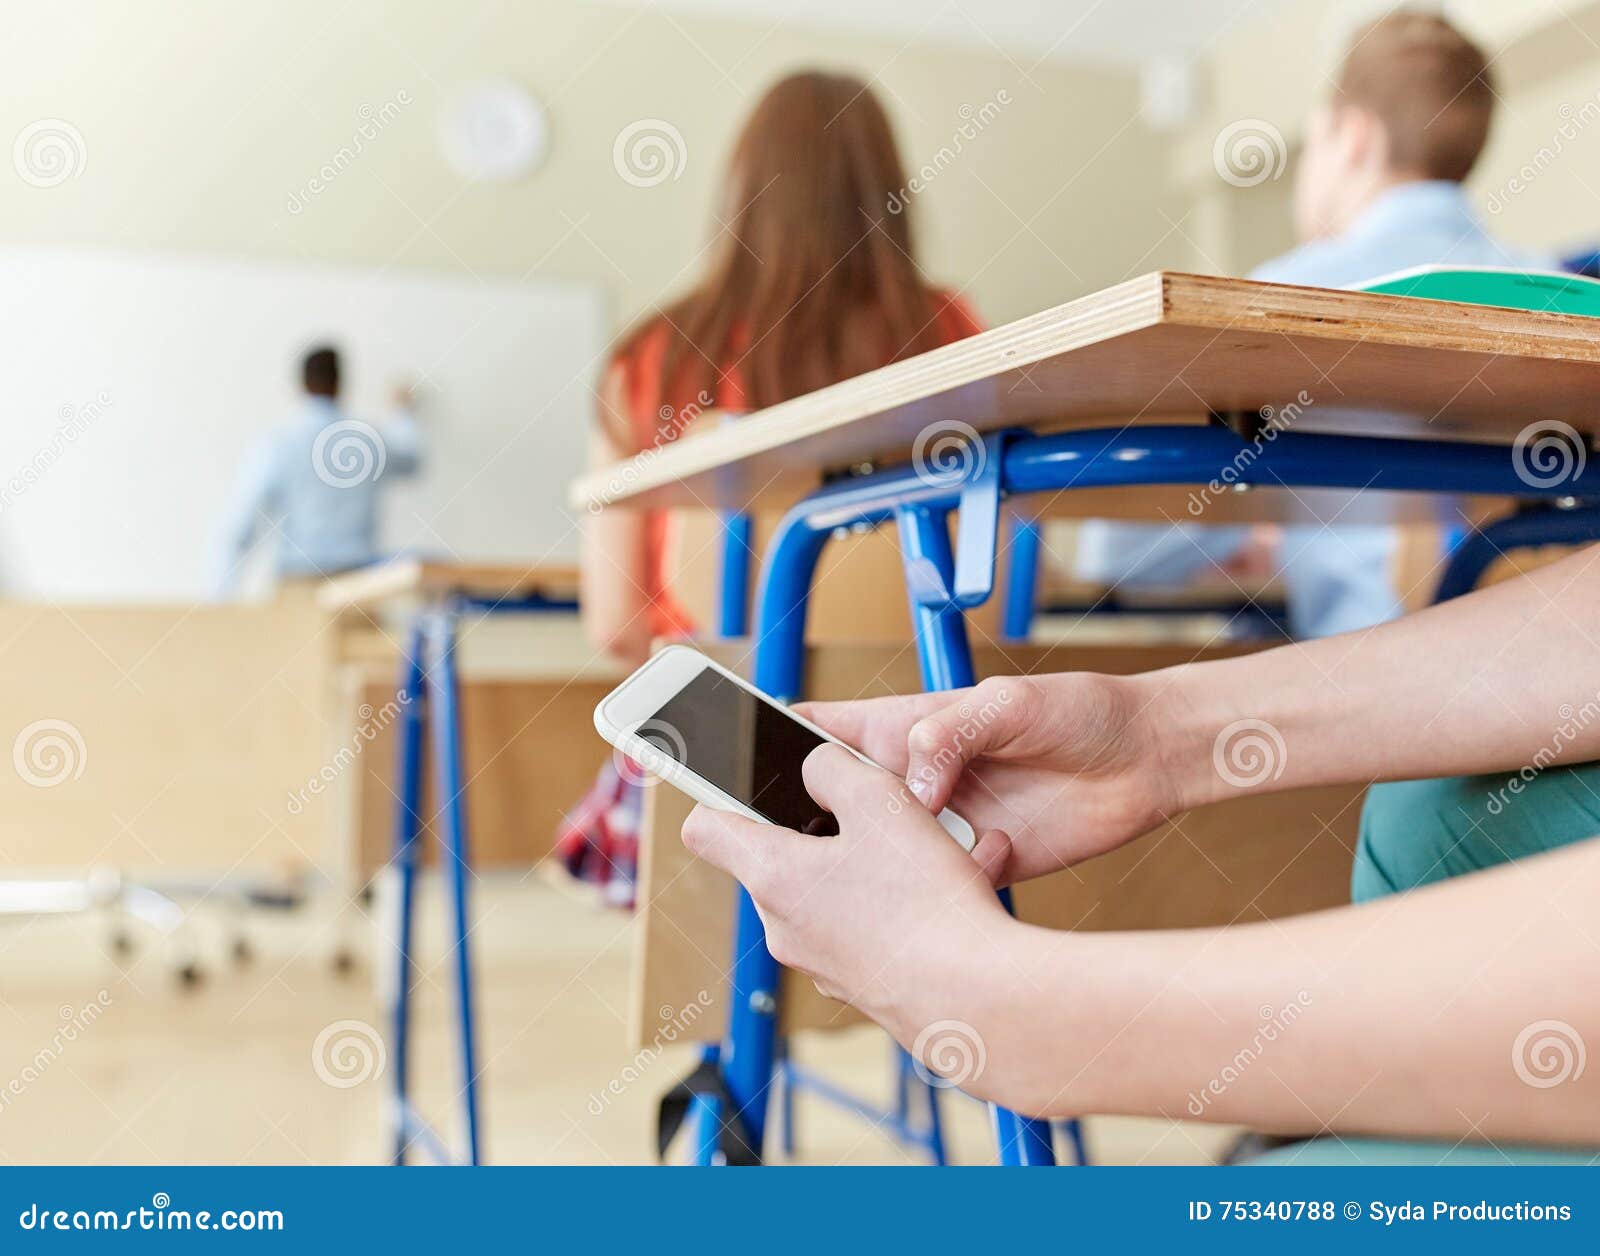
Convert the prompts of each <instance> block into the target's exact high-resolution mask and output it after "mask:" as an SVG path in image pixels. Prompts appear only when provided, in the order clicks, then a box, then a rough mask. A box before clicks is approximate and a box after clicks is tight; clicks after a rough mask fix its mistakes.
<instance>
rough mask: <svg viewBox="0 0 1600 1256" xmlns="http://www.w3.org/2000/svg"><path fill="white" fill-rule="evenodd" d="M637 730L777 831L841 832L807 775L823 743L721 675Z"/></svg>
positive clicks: (708, 672) (689, 689)
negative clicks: (804, 770) (803, 768)
mask: <svg viewBox="0 0 1600 1256" xmlns="http://www.w3.org/2000/svg"><path fill="white" fill-rule="evenodd" d="M635 731H636V732H637V734H638V736H639V737H640V738H642V739H643V740H644V741H647V742H649V743H650V744H651V745H653V746H655V747H656V748H657V749H658V750H659V751H660V752H661V753H662V754H664V755H667V756H668V757H670V758H672V759H675V760H677V761H678V762H679V763H681V764H683V765H684V766H685V767H686V768H688V769H689V770H690V771H691V772H693V773H695V774H696V775H697V776H702V777H704V778H705V779H706V780H708V781H710V782H711V783H712V784H713V785H715V786H716V787H717V788H718V789H720V790H722V791H723V792H724V793H725V794H728V795H730V796H731V797H733V798H737V799H738V800H739V801H740V802H742V803H743V804H744V805H745V806H747V807H749V808H750V810H752V811H754V812H755V813H756V814H757V815H759V816H761V817H762V818H763V819H765V820H769V821H771V822H772V823H773V824H777V825H781V826H782V827H783V828H786V829H795V830H796V831H798V832H801V833H811V834H815V835H817V836H819V837H832V836H833V835H834V834H836V833H838V831H839V826H838V823H837V822H836V821H835V820H834V818H833V815H832V813H831V812H827V811H824V810H823V809H822V808H821V807H819V806H818V805H817V804H816V803H815V802H813V801H812V798H811V795H810V794H808V793H806V785H805V781H804V779H803V778H802V777H801V774H800V765H801V764H802V763H804V762H805V758H806V756H807V755H808V754H810V753H811V752H812V751H813V750H815V749H816V748H817V747H818V746H820V745H822V744H823V738H821V737H818V736H817V735H816V734H815V733H813V732H812V731H811V730H810V729H809V728H807V727H806V726H805V725H804V724H801V723H799V722H798V721H797V720H795V719H794V718H793V717H791V716H790V715H789V713H788V712H787V711H785V710H784V709H783V708H782V707H779V706H775V705H774V704H773V703H771V702H768V701H766V700H765V699H763V698H758V697H757V696H756V695H755V694H753V693H751V692H750V691H749V690H748V689H746V688H744V686H742V685H737V684H735V683H734V682H733V681H731V680H729V679H728V678H727V677H726V676H724V675H723V674H722V673H721V672H719V671H717V670H716V669H715V668H711V667H708V668H705V669H704V670H703V671H701V672H700V673H699V674H698V675H697V676H695V678H694V679H693V680H691V681H690V682H689V683H688V684H687V685H685V686H684V687H683V688H682V689H680V690H679V691H678V692H677V693H676V694H674V695H673V696H672V697H671V698H670V699H668V700H667V702H666V703H665V704H663V706H662V707H661V709H660V710H658V711H657V712H656V713H655V714H654V715H653V716H651V717H650V719H648V720H646V721H645V722H644V723H643V724H641V725H640V726H639V728H638V729H637V730H635Z"/></svg>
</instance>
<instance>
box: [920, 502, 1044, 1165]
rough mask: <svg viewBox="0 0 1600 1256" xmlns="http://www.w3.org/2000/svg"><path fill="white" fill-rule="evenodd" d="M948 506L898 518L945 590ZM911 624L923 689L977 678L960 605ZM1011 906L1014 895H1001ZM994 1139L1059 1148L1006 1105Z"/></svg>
mask: <svg viewBox="0 0 1600 1256" xmlns="http://www.w3.org/2000/svg"><path fill="white" fill-rule="evenodd" d="M949 513H950V512H949V508H948V507H930V506H924V505H906V506H898V507H896V509H895V521H896V523H897V524H898V525H899V528H900V552H901V557H902V559H903V560H904V562H905V563H906V566H907V568H908V569H909V568H911V567H912V565H913V564H916V565H918V566H919V567H921V568H922V569H923V570H925V571H930V572H932V573H936V574H937V575H938V576H939V577H940V578H941V582H942V584H943V585H944V587H945V588H953V587H955V558H954V556H953V555H952V553H951V551H950V531H949V523H948V520H949ZM907 583H908V585H910V584H911V582H910V581H909V580H908V582H907ZM911 620H912V626H913V628H915V630H916V635H917V654H918V657H919V658H920V660H921V663H922V684H923V688H924V689H927V690H929V691H933V690H937V689H961V688H965V687H966V686H968V685H971V684H973V683H974V682H975V680H976V674H975V673H974V671H973V666H972V647H971V644H970V643H969V642H968V640H967V623H966V618H965V617H964V615H963V614H962V612H961V610H960V608H959V607H957V606H954V605H942V606H939V605H936V606H930V605H928V604H926V603H925V602H923V601H921V600H919V599H918V598H917V597H915V596H913V597H912V602H911ZM1001 900H1002V901H1003V902H1004V903H1005V905H1006V910H1007V911H1010V910H1011V896H1010V895H1009V894H1007V893H1004V892H1002V893H1001ZM990 1111H991V1113H992V1114H993V1118H994V1126H995V1139H996V1141H997V1142H998V1143H999V1146H1000V1163H1001V1164H1006V1165H1053V1164H1054V1163H1055V1152H1054V1150H1053V1149H1052V1147H1051V1144H1050V1124H1049V1122H1048V1121H1039V1120H1035V1119H1033V1118H1031V1117H1023V1116H1018V1115H1017V1114H1016V1113H1014V1112H1010V1111H1008V1110H1006V1109H1005V1108H1001V1107H998V1106H991V1108H990Z"/></svg>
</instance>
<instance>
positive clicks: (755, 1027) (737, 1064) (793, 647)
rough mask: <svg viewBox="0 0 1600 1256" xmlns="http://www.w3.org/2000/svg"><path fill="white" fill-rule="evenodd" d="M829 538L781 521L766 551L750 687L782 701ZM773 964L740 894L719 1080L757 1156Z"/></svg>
mask: <svg viewBox="0 0 1600 1256" xmlns="http://www.w3.org/2000/svg"><path fill="white" fill-rule="evenodd" d="M827 539H828V533H827V532H826V531H824V530H821V529H817V528H813V527H810V526H807V525H806V524H805V523H803V522H791V521H789V520H786V521H785V523H784V524H782V525H780V527H779V529H778V532H777V535H776V536H775V537H774V538H773V541H772V544H771V545H770V547H769V551H768V554H767V559H766V564H765V568H764V570H763V572H762V577H761V587H760V591H759V593H758V595H757V610H756V666H755V683H756V685H757V687H758V688H760V689H763V690H765V691H766V692H767V693H770V694H772V695H773V696H774V697H776V698H778V699H780V700H782V701H788V700H792V699H794V698H797V697H798V696H799V694H800V685H801V678H802V671H803V669H804V665H805V653H804V643H805V621H806V604H807V601H808V600H809V596H810V590H811V577H812V574H813V572H814V571H815V570H816V564H817V558H818V556H819V555H820V554H821V553H822V548H823V546H824V545H825V544H826V543H827ZM778 977H779V968H778V962H777V961H776V960H775V959H773V958H772V954H771V952H769V951H768V950H767V940H766V930H765V929H764V928H763V926H762V924H761V917H760V915H759V914H758V913H757V912H756V907H755V903H753V902H752V901H751V899H750V895H749V894H747V893H746V892H745V890H744V887H743V886H740V887H739V891H738V902H737V908H736V915H735V923H734V941H733V964H732V979H731V982H730V988H729V994H730V1003H729V1007H728V1030H727V1038H726V1040H725V1041H724V1043H723V1048H722V1054H721V1066H722V1080H723V1085H724V1087H725V1088H726V1090H727V1092H728V1095H729V1097H730V1099H731V1102H732V1107H733V1111H732V1112H731V1113H729V1114H728V1117H727V1119H728V1121H729V1122H730V1123H731V1124H732V1126H733V1127H734V1128H735V1129H736V1130H737V1131H738V1132H739V1134H740V1136H741V1137H742V1138H743V1139H744V1140H745V1141H746V1142H747V1143H748V1145H749V1148H750V1150H751V1151H753V1152H754V1153H756V1154H757V1155H759V1154H760V1152H761V1148H762V1140H763V1135H764V1134H765V1132H766V1124H767V1099H768V1093H769V1091H770V1090H771V1087H772V1080H773V1077H774V1073H775V1065H776V1062H777V1061H776V1048H777V1014H778Z"/></svg>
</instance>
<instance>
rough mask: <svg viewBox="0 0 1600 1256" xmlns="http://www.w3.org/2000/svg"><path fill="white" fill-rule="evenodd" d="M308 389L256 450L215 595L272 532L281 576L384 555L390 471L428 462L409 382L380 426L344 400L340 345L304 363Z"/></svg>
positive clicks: (307, 574) (227, 524) (231, 586)
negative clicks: (381, 513) (382, 501)
mask: <svg viewBox="0 0 1600 1256" xmlns="http://www.w3.org/2000/svg"><path fill="white" fill-rule="evenodd" d="M300 376H301V381H302V384H303V386H304V389H305V397H304V399H303V400H302V401H301V403H300V405H299V407H298V408H297V409H296V410H295V411H294V413H293V414H291V415H290V416H289V417H288V418H287V419H286V420H285V421H284V422H283V423H282V424H281V425H280V426H279V427H277V428H276V429H274V430H273V431H271V432H269V433H267V434H266V435H265V436H264V437H262V438H261V440H260V441H258V442H257V443H256V445H255V447H254V448H253V449H252V450H251V451H250V454H249V456H248V457H247V459H246V460H245V463H244V465H243V467H242V468H241V470H240V473H239V478H238V481H237V484H236V486H235V488H234V490H233V495H232V499H231V501H230V503H229V508H228V514H227V517H226V519H225V521H224V525H223V530H222V537H221V545H220V547H219V555H218V559H217V567H216V579H215V584H214V587H215V590H216V593H217V596H218V597H221V598H226V597H230V596H231V595H232V594H233V593H234V592H235V590H236V588H237V585H238V580H239V575H240V573H241V571H242V570H243V569H244V564H245V559H246V558H247V557H248V556H249V554H250V551H251V549H252V547H253V546H254V545H255V543H256V541H257V540H258V539H260V537H262V536H263V535H268V536H271V537H272V539H273V542H274V544H275V546H276V556H275V570H276V573H277V578H278V582H279V583H280V584H283V583H290V582H296V581H304V580H313V579H319V578H321V577H324V576H332V575H337V574H338V573H339V572H341V571H348V570H350V569H351V568H353V567H364V566H366V565H367V564H368V563H371V562H374V561H376V560H377V559H378V558H379V557H380V552H379V549H378V501H379V495H380V493H381V492H382V491H383V486H384V485H385V484H386V483H387V482H388V481H389V480H390V479H391V478H393V477H397V476H407V475H413V474H415V473H416V471H417V470H418V468H419V467H420V466H421V465H422V434H421V431H420V429H419V428H418V426H417V422H416V418H415V416H414V415H413V413H412V395H411V389H410V388H409V387H401V388H397V389H396V390H395V394H394V402H395V413H394V414H393V415H392V416H391V417H390V419H389V421H388V422H386V423H385V424H384V425H383V426H382V427H381V428H379V427H374V426H373V425H372V424H370V423H364V422H362V421H361V420H360V419H352V418H349V417H348V416H346V415H345V413H344V411H343V410H341V409H340V406H339V353H338V350H336V349H333V348H329V347H326V346H323V347H320V348H316V349H313V350H312V351H311V352H310V353H308V354H306V356H305V359H304V360H303V361H302V362H301V364H300Z"/></svg>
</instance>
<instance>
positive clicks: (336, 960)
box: [333, 946, 356, 977]
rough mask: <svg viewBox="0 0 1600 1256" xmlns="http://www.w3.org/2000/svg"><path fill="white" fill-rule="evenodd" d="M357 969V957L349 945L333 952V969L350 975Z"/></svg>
mask: <svg viewBox="0 0 1600 1256" xmlns="http://www.w3.org/2000/svg"><path fill="white" fill-rule="evenodd" d="M355 970H356V957H355V954H354V953H353V952H352V951H351V950H350V948H349V947H345V946H341V947H340V948H339V949H338V950H336V951H334V953H333V971H334V972H336V973H338V974H339V976H341V977H348V976H349V975H350V974H351V973H353V972H355Z"/></svg>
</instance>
